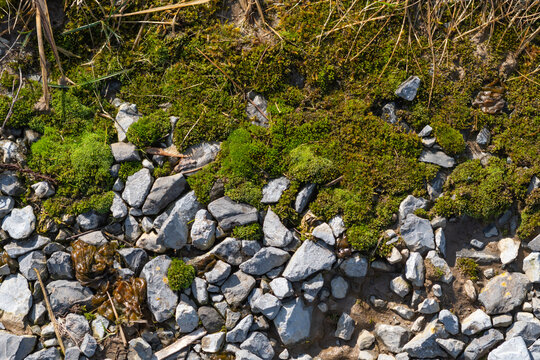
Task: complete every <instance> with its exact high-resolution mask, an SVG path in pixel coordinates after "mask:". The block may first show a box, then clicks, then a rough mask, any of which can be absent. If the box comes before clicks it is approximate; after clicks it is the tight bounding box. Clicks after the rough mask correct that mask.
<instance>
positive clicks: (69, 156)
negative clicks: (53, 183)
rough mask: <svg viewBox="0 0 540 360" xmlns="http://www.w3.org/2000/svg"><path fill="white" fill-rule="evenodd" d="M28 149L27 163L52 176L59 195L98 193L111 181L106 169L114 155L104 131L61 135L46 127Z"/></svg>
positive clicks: (109, 184) (106, 187)
mask: <svg viewBox="0 0 540 360" xmlns="http://www.w3.org/2000/svg"><path fill="white" fill-rule="evenodd" d="M31 150H32V153H31V156H30V157H29V161H28V165H29V166H30V168H32V169H33V170H35V171H37V172H40V173H44V174H48V175H50V176H52V177H54V178H55V179H56V180H57V181H58V182H59V184H60V186H59V188H58V190H57V195H59V196H66V195H68V196H85V195H91V194H95V193H101V192H103V190H104V189H108V188H109V187H110V186H111V184H112V178H111V176H110V174H109V168H110V167H111V165H112V163H113V156H112V153H111V149H110V147H109V145H108V144H107V142H106V137H105V134H103V133H88V132H85V133H83V134H82V135H80V136H64V137H62V136H61V135H60V133H59V132H58V131H56V130H54V129H51V128H48V129H47V130H46V132H45V135H44V136H43V137H42V138H41V139H40V140H38V141H37V142H36V143H34V144H33V145H32V147H31Z"/></svg>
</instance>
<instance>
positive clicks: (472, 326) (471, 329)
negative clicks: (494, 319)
mask: <svg viewBox="0 0 540 360" xmlns="http://www.w3.org/2000/svg"><path fill="white" fill-rule="evenodd" d="M489 328H491V318H490V317H489V316H488V315H487V314H486V313H485V312H484V311H482V310H481V309H477V310H476V311H474V312H473V313H472V314H470V315H469V316H467V317H466V318H465V319H463V321H462V322H461V332H462V333H463V334H465V335H474V334H477V333H479V332H480V331H483V330H487V329H489Z"/></svg>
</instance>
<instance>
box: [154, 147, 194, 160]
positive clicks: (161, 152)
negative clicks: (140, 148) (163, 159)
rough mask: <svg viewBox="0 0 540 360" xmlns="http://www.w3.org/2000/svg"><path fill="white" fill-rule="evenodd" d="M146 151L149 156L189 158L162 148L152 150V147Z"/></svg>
mask: <svg viewBox="0 0 540 360" xmlns="http://www.w3.org/2000/svg"><path fill="white" fill-rule="evenodd" d="M145 151H146V153H147V154H150V155H161V156H168V157H176V158H186V157H188V156H187V155H182V154H175V153H171V152H168V151H166V150H165V149H161V148H152V147H150V148H146V150H145Z"/></svg>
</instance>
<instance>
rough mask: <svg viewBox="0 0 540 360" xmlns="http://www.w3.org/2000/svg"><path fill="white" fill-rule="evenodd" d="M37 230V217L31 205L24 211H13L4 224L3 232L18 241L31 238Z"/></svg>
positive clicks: (23, 209)
mask: <svg viewBox="0 0 540 360" xmlns="http://www.w3.org/2000/svg"><path fill="white" fill-rule="evenodd" d="M35 228H36V216H35V215H34V211H33V210H32V207H31V206H30V205H28V206H26V207H24V208H22V209H13V210H11V213H10V214H9V215H7V216H6V217H5V218H4V221H3V222H2V230H4V231H6V232H7V233H8V234H9V236H11V237H12V238H13V239H16V240H20V239H25V238H27V237H29V236H30V235H31V234H32V232H33V231H34V230H35Z"/></svg>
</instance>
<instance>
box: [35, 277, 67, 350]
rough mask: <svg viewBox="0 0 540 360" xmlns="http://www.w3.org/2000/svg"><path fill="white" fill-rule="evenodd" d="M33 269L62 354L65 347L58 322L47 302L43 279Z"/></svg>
mask: <svg viewBox="0 0 540 360" xmlns="http://www.w3.org/2000/svg"><path fill="white" fill-rule="evenodd" d="M34 271H35V272H36V275H37V278H38V281H39V286H41V292H42V293H43V299H44V300H45V306H46V307H47V311H48V312H49V319H50V320H51V322H52V324H53V327H54V333H55V334H56V339H57V340H58V344H59V345H60V349H61V350H62V354H64V355H65V354H66V349H65V348H64V343H63V342H62V337H61V336H60V330H58V323H57V322H56V318H55V317H54V312H53V310H52V307H51V303H50V302H49V297H48V296H47V290H46V289H45V285H44V284H43V280H41V275H39V271H38V270H37V269H36V268H34Z"/></svg>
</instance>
